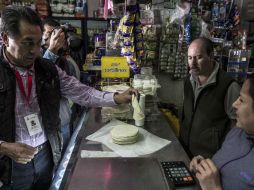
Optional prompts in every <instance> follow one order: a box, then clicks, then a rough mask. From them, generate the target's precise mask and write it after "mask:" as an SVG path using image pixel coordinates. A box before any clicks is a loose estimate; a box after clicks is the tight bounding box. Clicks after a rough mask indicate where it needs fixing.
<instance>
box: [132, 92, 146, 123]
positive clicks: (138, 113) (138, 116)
mask: <svg viewBox="0 0 254 190" xmlns="http://www.w3.org/2000/svg"><path fill="white" fill-rule="evenodd" d="M132 107H133V119H134V120H142V119H144V118H145V115H144V113H143V111H142V109H141V107H140V105H139V103H138V99H137V97H136V96H135V95H134V94H133V95H132Z"/></svg>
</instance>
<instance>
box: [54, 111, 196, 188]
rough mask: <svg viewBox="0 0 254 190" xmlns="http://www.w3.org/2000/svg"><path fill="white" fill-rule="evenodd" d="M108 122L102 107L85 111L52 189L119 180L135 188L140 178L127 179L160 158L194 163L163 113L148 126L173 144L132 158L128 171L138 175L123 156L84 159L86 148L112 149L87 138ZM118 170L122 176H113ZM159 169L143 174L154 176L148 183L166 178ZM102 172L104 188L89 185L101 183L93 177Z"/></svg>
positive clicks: (154, 132)
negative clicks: (103, 114)
mask: <svg viewBox="0 0 254 190" xmlns="http://www.w3.org/2000/svg"><path fill="white" fill-rule="evenodd" d="M132 122H133V121H128V123H132ZM104 125H105V123H103V122H102V120H101V109H99V108H96V109H94V108H93V109H90V110H87V111H84V113H83V114H82V115H81V118H80V122H79V123H78V125H77V127H76V129H75V131H74V133H73V135H72V138H71V141H70V143H69V145H68V147H67V151H66V152H65V155H64V157H63V160H62V161H61V163H60V166H59V167H58V170H57V171H56V174H55V177H54V180H53V183H52V185H51V188H50V189H52V190H57V189H64V190H65V189H66V190H67V189H87V190H90V189H92V190H97V189H98V190H104V189H105V190H114V188H113V187H111V188H110V187H109V184H116V183H117V182H118V180H120V181H121V180H123V181H124V182H123V183H125V184H122V185H123V186H122V187H125V188H122V189H126V187H128V185H129V187H131V185H132V184H133V183H135V184H137V185H138V184H139V183H138V181H137V180H138V179H137V180H136V181H134V182H133V180H127V179H128V178H129V177H132V178H135V177H137V175H138V172H143V169H144V168H149V166H151V168H153V167H154V166H153V165H155V162H156V161H157V162H158V163H159V162H162V161H183V162H185V164H186V165H187V166H189V162H190V159H189V157H188V156H187V154H186V152H185V151H184V149H183V147H182V146H181V144H180V142H179V141H178V139H177V137H176V136H175V134H174V133H173V131H172V129H171V128H170V126H169V124H168V122H167V121H166V119H165V118H164V116H163V115H159V116H158V117H157V118H156V120H153V121H145V125H144V129H145V130H147V131H149V132H150V133H152V134H154V135H156V136H158V137H161V138H163V139H167V140H170V141H171V143H170V144H169V145H167V146H165V147H164V148H162V149H160V150H159V151H157V152H155V153H153V154H150V155H147V156H145V158H130V161H129V162H131V163H130V164H129V168H128V170H130V171H131V170H132V171H133V172H134V174H135V175H136V176H135V175H131V176H130V174H128V172H126V171H125V170H124V168H123V166H122V164H121V163H123V162H125V161H126V160H127V161H128V159H125V158H122V157H121V158H104V159H101V158H81V151H82V150H94V151H95V150H96V151H105V150H106V151H110V150H109V149H107V147H106V146H105V145H103V144H100V143H97V142H92V141H88V140H86V137H87V136H88V135H90V134H93V133H94V132H96V131H97V130H98V129H100V128H101V127H102V126H104ZM141 163H142V164H141ZM105 165H106V166H108V167H110V168H107V170H106V171H100V170H101V169H102V168H103V167H104V169H105ZM137 166H139V167H138V168H139V169H137ZM112 167H113V168H112ZM114 167H115V168H114ZM132 167H133V169H132ZM135 168H136V169H135ZM154 168H156V167H154ZM125 169H126V168H125ZM115 170H117V172H118V170H119V171H123V172H120V173H119V174H118V178H115V177H112V172H115ZM139 170H140V171H139ZM157 170H158V169H155V170H153V172H149V171H148V172H146V173H144V176H143V175H142V176H143V177H146V176H147V177H151V175H152V176H153V177H152V180H150V181H148V182H147V184H149V183H151V184H156V183H160V181H162V180H163V179H161V178H163V177H161V176H160V174H159V173H160V172H159V171H157ZM144 171H145V170H144ZM89 172H90V173H89ZM100 172H106V173H104V174H105V176H104V177H105V178H106V179H104V180H106V181H103V184H101V187H99V185H98V184H96V187H95V186H94V188H91V187H88V182H89V183H90V182H91V181H93V180H94V181H96V180H98V183H101V181H100V179H92V178H93V176H95V178H96V176H100V174H98V173H100ZM135 172H137V173H135ZM125 173H126V175H125ZM78 178H82V179H83V181H84V184H82V187H81V185H80V184H77V183H80V179H78ZM123 178H126V179H123ZM111 180H113V181H111ZM144 180H145V179H144ZM74 183H75V184H74ZM86 183H87V186H86ZM91 183H92V182H91ZM73 184H74V185H73ZM90 185H91V184H90ZM139 185H142V184H139ZM74 187H75V188H74ZM150 187H151V185H150ZM139 189H151V188H139ZM162 189H164V188H161V190H162ZM169 189H170V188H169ZM176 189H184V190H185V189H186V190H187V189H188V190H194V189H200V187H199V185H198V184H197V183H196V185H192V186H186V187H181V188H176ZM118 190H121V189H118ZM130 190H132V189H130ZM154 190H157V189H154ZM158 190H160V189H158Z"/></svg>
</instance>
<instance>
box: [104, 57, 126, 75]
mask: <svg viewBox="0 0 254 190" xmlns="http://www.w3.org/2000/svg"><path fill="white" fill-rule="evenodd" d="M101 77H102V78H129V77H130V67H129V65H128V64H127V61H126V58H125V57H109V56H103V57H102V58H101Z"/></svg>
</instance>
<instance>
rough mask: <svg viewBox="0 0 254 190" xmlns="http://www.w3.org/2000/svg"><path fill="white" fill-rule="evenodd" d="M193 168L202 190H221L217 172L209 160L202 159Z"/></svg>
mask: <svg viewBox="0 0 254 190" xmlns="http://www.w3.org/2000/svg"><path fill="white" fill-rule="evenodd" d="M195 166H196V171H197V172H196V177H197V179H198V180H199V183H200V186H201V188H202V190H222V187H221V183H220V175H219V171H218V169H217V167H216V166H215V164H214V163H213V161H212V160H211V159H203V160H201V161H200V163H199V164H197V165H195Z"/></svg>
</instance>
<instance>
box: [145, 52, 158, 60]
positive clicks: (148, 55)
mask: <svg viewBox="0 0 254 190" xmlns="http://www.w3.org/2000/svg"><path fill="white" fill-rule="evenodd" d="M155 58H156V52H155V51H149V50H147V51H146V59H148V60H149V59H155Z"/></svg>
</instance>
